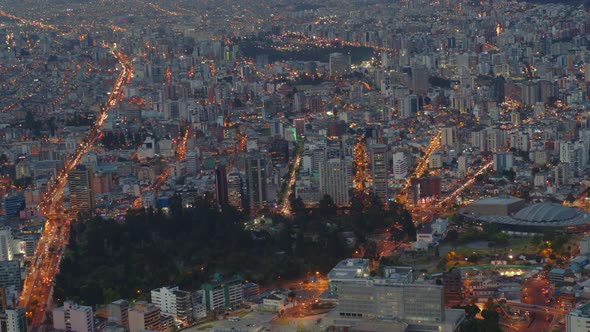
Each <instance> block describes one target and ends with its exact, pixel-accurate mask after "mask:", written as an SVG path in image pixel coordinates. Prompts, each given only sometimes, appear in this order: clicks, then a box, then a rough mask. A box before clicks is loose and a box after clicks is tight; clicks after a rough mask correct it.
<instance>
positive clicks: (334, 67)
mask: <svg viewBox="0 0 590 332" xmlns="http://www.w3.org/2000/svg"><path fill="white" fill-rule="evenodd" d="M349 72H350V56H349V55H344V54H342V53H331V54H330V76H333V77H334V76H343V75H346V74H348V73H349Z"/></svg>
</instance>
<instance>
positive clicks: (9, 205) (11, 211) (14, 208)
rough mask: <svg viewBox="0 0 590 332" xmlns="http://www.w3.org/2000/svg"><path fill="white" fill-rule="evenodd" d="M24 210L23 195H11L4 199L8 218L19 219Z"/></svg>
mask: <svg viewBox="0 0 590 332" xmlns="http://www.w3.org/2000/svg"><path fill="white" fill-rule="evenodd" d="M24 208H25V197H24V196H23V195H20V194H17V195H10V196H8V197H6V198H5V199H4V213H5V214H6V216H7V217H17V216H18V213H19V212H20V211H21V210H23V209H24Z"/></svg>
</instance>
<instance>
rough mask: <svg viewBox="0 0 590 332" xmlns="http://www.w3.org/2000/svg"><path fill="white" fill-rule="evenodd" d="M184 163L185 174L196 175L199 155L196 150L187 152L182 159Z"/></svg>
mask: <svg viewBox="0 0 590 332" xmlns="http://www.w3.org/2000/svg"><path fill="white" fill-rule="evenodd" d="M184 163H185V169H186V175H187V176H195V175H197V171H198V170H199V156H198V154H197V152H195V151H190V152H187V154H186V158H185V159H184Z"/></svg>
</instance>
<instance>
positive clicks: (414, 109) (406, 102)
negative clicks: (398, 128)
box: [397, 95, 420, 119]
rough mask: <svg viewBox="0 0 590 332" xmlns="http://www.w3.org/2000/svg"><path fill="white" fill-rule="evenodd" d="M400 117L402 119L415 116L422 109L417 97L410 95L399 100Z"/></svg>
mask: <svg viewBox="0 0 590 332" xmlns="http://www.w3.org/2000/svg"><path fill="white" fill-rule="evenodd" d="M397 109H398V112H397V113H398V115H399V117H400V118H402V119H407V118H409V117H412V116H415V115H416V113H418V110H419V109H420V101H419V99H418V96H416V95H408V96H405V97H403V98H400V99H398V100H397Z"/></svg>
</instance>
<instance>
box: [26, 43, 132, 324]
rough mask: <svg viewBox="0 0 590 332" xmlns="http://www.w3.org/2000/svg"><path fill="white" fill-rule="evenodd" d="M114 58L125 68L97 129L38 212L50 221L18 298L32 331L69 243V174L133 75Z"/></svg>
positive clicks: (121, 57)
mask: <svg viewBox="0 0 590 332" xmlns="http://www.w3.org/2000/svg"><path fill="white" fill-rule="evenodd" d="M113 54H114V56H115V57H116V58H117V60H118V61H119V63H120V64H121V68H122V70H121V72H120V73H119V76H118V77H117V80H116V82H115V85H114V86H113V90H112V91H111V94H110V96H109V98H108V99H107V101H106V102H105V103H104V105H103V106H102V107H101V109H100V112H99V114H98V116H97V120H96V122H95V124H94V126H92V128H91V129H90V131H89V132H88V134H87V135H86V138H85V139H84V140H83V142H82V143H81V144H80V145H79V146H78V148H77V149H76V152H75V153H74V154H73V155H72V156H71V158H70V159H69V160H68V161H67V162H66V164H65V167H64V169H63V170H62V171H61V172H60V173H59V175H58V177H57V178H56V179H55V180H54V181H53V183H51V186H49V188H48V189H47V191H46V192H45V193H44V196H43V199H42V201H41V203H40V204H39V209H40V210H41V211H42V212H43V214H44V215H45V216H46V218H47V221H46V222H45V227H44V229H43V234H42V235H41V238H40V239H39V242H38V244H37V249H36V251H35V259H34V261H33V263H32V264H31V267H29V268H28V270H27V276H26V279H25V281H24V284H23V291H22V292H21V295H20V298H19V305H21V306H23V307H25V308H26V309H27V314H28V315H29V316H30V317H31V318H32V320H31V326H33V327H38V326H40V325H42V324H43V322H44V321H45V318H46V315H45V310H46V309H47V308H51V303H52V298H51V296H52V289H53V282H54V280H55V275H56V273H58V271H59V264H60V261H61V259H62V257H63V254H64V252H65V249H66V247H67V245H68V241H69V230H70V226H69V220H70V219H71V218H73V217H75V216H70V215H68V214H67V213H66V212H65V211H64V210H63V209H62V208H61V199H62V196H63V190H64V188H65V186H66V185H67V174H68V172H69V171H70V170H72V169H73V168H74V167H75V166H76V165H77V164H78V163H79V161H80V158H82V156H83V155H84V154H85V153H86V152H88V151H89V150H91V149H93V148H94V142H95V141H96V139H97V137H98V135H99V133H100V128H101V127H102V125H103V123H104V121H105V120H106V118H107V116H108V111H109V110H110V109H111V108H112V107H114V106H115V105H116V102H117V99H118V97H119V95H120V94H121V92H122V89H123V86H124V84H125V82H127V81H128V80H129V79H130V77H131V75H132V72H133V69H132V66H131V63H130V62H129V61H128V60H127V58H126V57H125V56H124V55H123V54H121V53H120V52H118V51H113Z"/></svg>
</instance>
